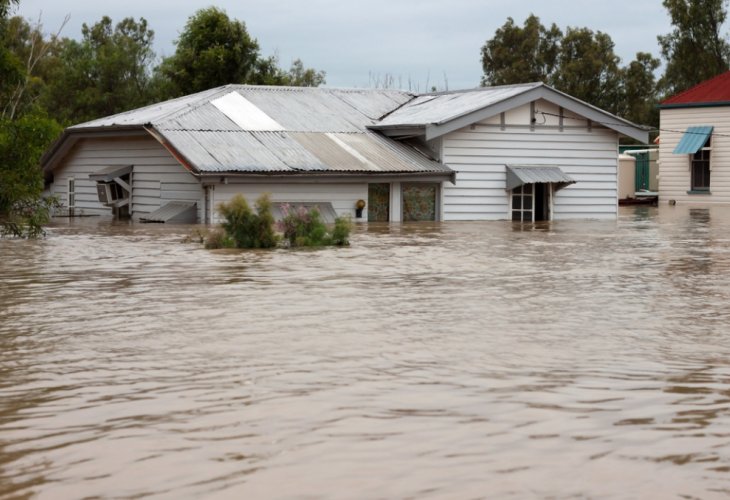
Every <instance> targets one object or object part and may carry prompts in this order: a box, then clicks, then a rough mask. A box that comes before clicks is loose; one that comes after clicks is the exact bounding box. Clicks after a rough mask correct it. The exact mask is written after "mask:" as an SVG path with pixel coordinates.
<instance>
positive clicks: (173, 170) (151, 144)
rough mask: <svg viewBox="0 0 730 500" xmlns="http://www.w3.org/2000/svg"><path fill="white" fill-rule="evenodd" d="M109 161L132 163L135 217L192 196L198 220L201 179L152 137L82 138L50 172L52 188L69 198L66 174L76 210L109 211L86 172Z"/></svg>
mask: <svg viewBox="0 0 730 500" xmlns="http://www.w3.org/2000/svg"><path fill="white" fill-rule="evenodd" d="M112 165H134V168H133V171H132V200H131V203H132V206H131V210H132V214H133V217H134V218H135V219H138V218H139V217H140V216H143V215H145V214H148V213H150V212H153V211H155V210H157V209H158V208H160V206H161V205H164V204H165V203H167V202H168V201H173V200H175V201H194V202H197V204H198V218H199V220H202V219H201V217H202V213H203V212H202V210H203V201H204V194H203V189H202V187H201V184H200V182H199V181H198V180H197V179H196V178H195V177H194V176H193V175H191V174H190V173H189V172H188V171H187V170H185V168H184V167H183V166H182V165H180V163H179V162H178V161H177V160H175V158H173V157H172V155H170V153H169V152H168V151H167V150H166V149H165V148H163V147H162V146H161V145H160V143H158V142H157V141H156V140H154V139H153V138H152V137H145V136H134V137H120V138H113V139H111V138H104V139H101V138H100V139H82V140H80V141H79V142H78V143H77V144H76V145H75V146H74V147H73V149H72V150H71V152H70V153H69V154H68V155H67V156H66V158H65V159H64V160H63V163H62V165H60V166H59V167H57V168H56V169H55V171H54V174H53V186H52V188H51V192H52V194H56V195H59V197H60V199H61V202H62V203H63V204H64V206H67V203H68V193H67V191H68V179H69V178H70V177H73V178H74V179H75V186H76V209H75V211H76V213H77V214H86V215H92V214H98V215H110V216H111V214H112V211H111V208H108V207H105V206H104V205H102V204H101V203H100V202H99V198H98V196H97V193H96V182H95V181H92V180H89V174H92V173H94V172H97V171H99V170H101V169H102V168H105V167H109V166H112Z"/></svg>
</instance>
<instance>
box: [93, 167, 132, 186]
mask: <svg viewBox="0 0 730 500" xmlns="http://www.w3.org/2000/svg"><path fill="white" fill-rule="evenodd" d="M130 173H132V165H113V166H111V167H106V168H102V169H101V170H98V171H96V172H94V173H93V174H89V179H91V180H92V181H97V182H111V181H113V180H114V179H116V178H117V177H121V176H123V175H127V174H130Z"/></svg>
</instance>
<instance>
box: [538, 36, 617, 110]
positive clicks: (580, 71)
mask: <svg viewBox="0 0 730 500" xmlns="http://www.w3.org/2000/svg"><path fill="white" fill-rule="evenodd" d="M613 48H614V44H613V41H612V40H611V37H610V36H608V35H607V34H605V33H601V32H600V31H598V32H593V31H591V30H589V29H588V28H568V30H567V31H566V33H565V36H564V37H563V39H562V41H561V43H560V55H559V56H558V71H556V72H555V74H554V76H553V78H552V81H551V83H552V85H553V86H554V87H555V88H557V89H559V90H562V91H563V92H566V93H567V94H569V95H572V96H574V97H577V98H578V99H581V100H583V101H586V102H588V103H591V104H593V105H594V106H598V107H599V108H602V109H605V110H607V111H611V112H614V113H615V112H617V111H618V107H619V102H620V99H621V95H620V86H621V73H620V71H619V63H620V61H621V60H620V58H619V57H618V56H617V55H616V54H615V53H614V51H613Z"/></svg>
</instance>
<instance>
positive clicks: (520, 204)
mask: <svg viewBox="0 0 730 500" xmlns="http://www.w3.org/2000/svg"><path fill="white" fill-rule="evenodd" d="M552 191H553V189H552V184H551V183H547V182H546V183H536V184H523V185H521V186H517V187H516V188H514V189H513V190H512V220H513V221H517V222H540V221H548V220H550V219H551V218H552V213H551V205H552Z"/></svg>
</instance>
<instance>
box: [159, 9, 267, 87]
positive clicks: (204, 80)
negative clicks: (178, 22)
mask: <svg viewBox="0 0 730 500" xmlns="http://www.w3.org/2000/svg"><path fill="white" fill-rule="evenodd" d="M258 56H259V45H258V42H257V41H256V39H254V38H252V37H251V36H250V35H249V34H248V31H247V30H246V25H245V23H243V22H242V21H238V20H236V19H230V18H229V17H228V15H227V14H226V13H225V11H223V10H222V9H219V8H217V7H208V8H207V9H201V10H199V11H197V12H196V13H195V14H194V15H193V16H191V17H190V18H189V19H188V22H187V24H186V25H185V29H184V30H183V32H182V33H181V34H180V38H179V39H178V40H177V47H176V51H175V54H174V55H173V56H172V57H169V58H167V59H165V61H164V62H163V64H162V66H161V71H162V73H163V74H164V75H165V76H167V78H169V79H170V81H171V82H172V83H173V84H174V85H175V86H176V87H177V89H178V91H179V93H180V94H181V95H184V94H191V93H193V92H199V91H201V90H207V89H209V88H212V87H217V86H220V85H226V84H229V83H243V82H247V81H249V79H250V76H251V75H252V74H253V73H254V69H255V67H256V62H257V60H258Z"/></svg>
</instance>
